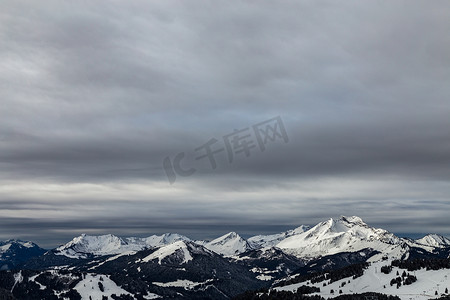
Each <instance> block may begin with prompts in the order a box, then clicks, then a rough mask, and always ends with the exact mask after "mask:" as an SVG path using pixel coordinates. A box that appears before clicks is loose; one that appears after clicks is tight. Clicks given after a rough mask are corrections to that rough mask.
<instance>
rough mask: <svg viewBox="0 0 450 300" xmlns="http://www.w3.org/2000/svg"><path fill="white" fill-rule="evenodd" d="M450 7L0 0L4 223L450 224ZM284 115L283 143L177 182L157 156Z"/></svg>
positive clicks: (9, 226) (45, 228)
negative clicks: (344, 217)
mask: <svg viewBox="0 0 450 300" xmlns="http://www.w3.org/2000/svg"><path fill="white" fill-rule="evenodd" d="M449 8H450V6H449V5H448V4H447V3H446V2H440V1H434V2H433V3H415V4H414V5H411V4H410V3H407V2H403V1H391V2H389V3H378V2H373V3H359V2H354V1H350V2H349V1H345V2H343V1H342V2H331V1H324V2H289V1H282V2H276V3H273V2H258V3H256V2H248V1H247V2H235V3H234V5H229V4H228V3H227V4H221V3H215V2H208V1H201V2H196V3H189V4H187V3H185V2H181V1H164V2H156V1H154V2H147V1H145V2H144V1H143V2H139V1H138V2H133V3H127V4H124V3H121V2H114V1H112V2H111V1H108V2H106V1H105V2H95V3H61V2H57V1H46V2H45V3H40V4H39V5H37V4H36V5H34V4H30V3H27V2H21V1H9V2H5V3H4V5H3V8H2V12H1V13H0V39H1V41H2V43H1V44H0V68H1V71H2V72H0V101H1V102H0V103H1V108H0V116H1V118H0V167H1V169H0V180H1V187H0V196H1V197H2V198H1V202H0V204H1V206H0V213H1V218H2V220H3V221H2V227H1V228H3V230H2V233H1V234H2V236H10V234H9V233H10V232H13V231H14V232H15V233H17V234H20V232H23V231H24V230H25V229H26V228H29V227H34V228H36V229H37V230H40V229H39V228H41V229H42V232H43V233H42V235H41V237H40V239H41V238H42V239H43V240H44V239H45V238H44V236H45V235H46V234H49V232H50V231H51V230H50V229H51V227H52V226H53V225H54V226H55V227H59V226H62V225H61V224H63V223H64V222H63V221H62V220H71V221H70V222H69V221H68V222H67V223H66V225H64V230H66V232H67V230H69V229H71V230H72V231H73V232H74V233H75V232H80V231H83V230H86V231H89V232H95V230H98V232H106V231H107V229H108V225H105V227H102V226H103V225H102V226H99V225H98V224H97V223H96V222H95V221H92V220H93V219H98V218H99V215H102V216H104V219H105V220H109V219H110V218H113V219H115V220H120V222H119V224H121V226H122V228H127V229H124V230H123V233H126V232H129V233H130V234H132V233H133V232H134V231H133V228H134V229H135V230H136V231H138V230H140V229H139V228H141V227H140V226H139V224H137V223H136V222H134V221H130V219H133V220H141V219H142V220H144V219H145V218H149V219H152V220H154V221H152V222H151V224H150V223H147V222H145V221H142V224H150V225H149V231H151V228H156V227H155V226H160V227H161V228H167V229H174V230H176V228H177V226H179V227H180V228H181V227H182V226H181V225H183V226H184V225H186V224H187V223H190V224H191V225H192V226H193V227H192V228H193V230H194V229H195V230H199V231H201V230H200V229H201V226H202V225H203V224H208V226H213V225H214V226H218V228H219V229H217V232H218V233H219V232H220V231H221V230H222V228H223V227H224V226H225V224H226V225H227V226H231V225H230V224H238V225H239V224H240V225H242V226H243V228H250V226H255V225H258V224H261V226H262V224H265V225H264V226H262V228H263V229H264V228H265V229H264V230H268V231H272V229H273V228H279V227H277V226H281V227H283V226H291V225H299V224H305V223H306V224H313V223H315V222H317V221H320V220H321V219H323V218H328V217H330V216H336V215H340V214H359V215H361V216H362V217H365V218H368V221H371V222H375V223H376V224H377V225H380V226H382V225H386V226H392V227H391V228H388V229H391V230H401V231H402V232H418V231H420V232H422V229H423V228H424V227H426V228H429V229H430V231H439V232H442V233H449V232H450V230H449V229H448V228H449V225H450V224H449V223H448V221H446V220H447V219H446V217H445V216H443V215H442V214H441V211H442V210H444V211H445V209H447V208H448V207H447V204H446V203H447V202H448V201H447V199H448V196H449V195H450V189H449V186H448V185H447V182H448V179H449V177H450V176H449V175H450V171H449V168H448V166H449V164H450V131H449V130H448V128H450V121H449V118H448V116H449V114H450V105H449V102H448V99H449V96H450V95H449V94H450V88H449V85H448V82H449V81H450V66H449V65H450V51H449V49H450V37H449V36H448V34H447V31H448V26H449V19H448V15H449V13H450V11H449ZM274 116H281V117H282V120H283V122H284V124H285V126H286V130H287V133H288V135H289V143H287V144H285V143H283V142H281V141H277V142H274V143H273V144H271V145H269V147H268V149H267V150H266V151H265V152H260V151H257V150H256V149H254V150H255V151H253V152H252V155H251V156H250V157H248V158H245V157H237V158H236V160H235V161H234V162H233V163H232V164H229V163H228V162H227V161H226V159H225V158H223V159H222V160H220V161H219V162H220V165H219V167H218V168H217V169H216V170H214V171H211V170H206V169H202V170H199V172H197V173H196V174H194V175H192V176H191V177H189V178H178V179H177V182H176V183H175V185H173V186H170V185H169V184H168V181H167V178H166V177H165V173H164V171H163V169H162V160H163V159H164V157H166V156H171V157H173V156H174V155H175V154H177V153H179V152H182V151H187V152H189V151H191V152H193V149H195V148H196V147H199V146H200V145H202V144H204V143H205V142H206V141H208V140H209V139H210V138H212V137H215V138H217V139H219V140H220V139H221V138H222V137H223V136H224V135H226V134H228V133H230V132H232V131H233V130H234V129H242V128H245V127H248V126H251V125H253V124H256V123H259V122H262V121H265V120H267V119H270V118H272V117H274ZM191 156H192V153H191ZM190 158H191V162H192V163H195V160H193V159H192V157H190ZM197 166H198V165H195V167H197ZM361 186H362V187H361ZM417 186H420V187H421V188H420V189H417V188H416V187H417ZM446 201H447V202H446ZM111 202H113V204H111ZM255 205H259V207H260V208H258V209H255ZM343 205H345V207H343ZM91 208H93V209H91ZM402 209H403V210H406V211H409V217H408V216H407V217H405V216H403V217H400V215H402V212H401V210H402ZM33 210H34V211H35V212H36V214H33ZM144 212H145V213H144ZM81 216H83V217H81ZM243 218H245V219H246V220H247V221H246V222H240V221H239V220H242V219H243ZM14 220H20V222H22V221H24V220H28V222H31V223H28V222H27V221H24V222H22V224H29V226H28V225H23V226H19V225H18V223H20V222H15V221H14ZM51 220H54V222H53V221H51ZM72 220H73V222H72ZM196 220H197V221H196ZM202 220H204V222H203V221H202ZM280 220H281V221H280ZM396 220H401V221H398V222H397V221H396ZM430 220H432V221H430ZM195 222H197V223H195ZM158 223H159V224H160V225H157V224H158ZM39 224H42V226H40V225H39ZM51 224H53V225H51ZM81 224H84V225H81ZM105 224H109V223H108V222H105ZM177 224H178V225H177ZM180 224H181V225H180ZM199 224H200V225H199ZM408 224H411V226H408ZM424 224H426V225H424ZM195 226H198V227H195ZM271 226H272V227H271ZM273 226H275V227H273ZM194 227H195V228H194ZM231 227H232V226H231ZM109 228H110V229H114V228H116V227H113V225H111V227H109ZM270 228H272V229H270ZM283 228H284V227H283ZM116 229H117V228H116ZM195 230H194V231H195ZM248 230H250V229H248ZM273 230H275V229H273ZM72 231H70V232H71V233H72ZM61 232H62V231H61ZM61 232H60V233H58V234H56V235H55V236H56V237H57V236H58V235H61V236H63V234H62V233H61ZM2 236H0V238H1V237H2ZM67 236H68V235H67V234H66V235H64V237H67Z"/></svg>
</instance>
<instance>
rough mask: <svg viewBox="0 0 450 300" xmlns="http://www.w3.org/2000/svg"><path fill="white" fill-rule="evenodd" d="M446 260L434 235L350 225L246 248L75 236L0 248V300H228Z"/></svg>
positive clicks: (229, 242) (173, 237)
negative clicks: (310, 279) (352, 272)
mask: <svg viewBox="0 0 450 300" xmlns="http://www.w3.org/2000/svg"><path fill="white" fill-rule="evenodd" d="M449 257H450V240H449V239H447V238H445V237H443V236H440V235H437V234H430V235H427V236H425V237H423V238H421V239H417V240H412V239H406V238H400V237H397V236H396V235H394V234H393V233H390V232H388V231H386V230H384V229H379V228H373V227H370V226H369V225H367V224H366V223H364V222H363V220H361V218H359V217H356V216H353V217H340V218H338V219H329V220H327V221H324V222H321V223H319V224H317V225H315V226H313V227H308V226H304V225H302V226H299V227H297V228H295V229H293V230H289V231H286V232H282V233H279V234H273V235H258V236H254V237H251V238H248V239H244V238H242V237H241V236H239V234H237V233H235V232H230V233H227V234H225V235H223V236H220V237H218V238H217V239H214V240H212V241H198V240H191V239H190V238H188V237H186V236H183V235H179V234H171V233H167V234H163V235H152V236H149V237H147V238H137V237H126V238H121V237H117V236H114V235H111V234H108V235H100V236H91V235H85V234H82V235H80V236H78V237H75V238H74V239H72V240H71V241H69V242H68V243H66V244H64V245H62V246H60V247H57V248H55V249H51V250H48V251H47V250H44V249H42V248H40V247H39V246H37V245H36V244H34V243H31V242H23V241H18V240H10V241H5V242H0V268H1V269H2V270H3V271H1V272H0V295H1V294H2V293H4V294H5V293H6V294H8V296H10V297H16V298H17V299H64V298H65V299H90V298H89V296H91V298H92V299H95V297H97V298H98V299H102V297H103V299H105V298H104V297H108V298H106V299H156V298H164V299H165V298H170V299H178V298H179V299H230V298H232V297H234V296H236V295H238V294H240V293H243V292H245V291H246V290H254V289H260V288H270V287H271V286H272V285H273V284H276V283H277V282H282V281H283V280H284V281H286V280H289V278H295V276H303V275H305V274H312V273H315V272H316V273H317V272H318V273H320V272H325V271H329V270H338V269H340V268H345V267H348V266H351V265H354V264H361V263H370V264H382V263H383V262H392V261H396V260H400V261H410V260H414V259H418V258H420V259H449ZM443 274H444V273H443ZM93 282H94V283H95V284H93ZM1 289H4V290H3V291H2V290H1ZM354 289H356V288H354ZM33 297H34V298H33ZM130 297H131V298H130ZM0 298H1V297H0Z"/></svg>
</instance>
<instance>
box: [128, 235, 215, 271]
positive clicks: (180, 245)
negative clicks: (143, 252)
mask: <svg viewBox="0 0 450 300" xmlns="http://www.w3.org/2000/svg"><path fill="white" fill-rule="evenodd" d="M196 254H201V255H205V256H212V255H213V253H212V252H211V251H210V250H208V249H206V248H205V247H203V246H201V245H197V244H195V243H193V242H188V241H177V242H174V243H172V244H169V245H166V246H162V247H160V248H159V249H157V250H156V251H155V252H153V253H151V254H150V255H148V256H146V257H145V258H143V259H140V260H138V261H137V262H139V263H146V262H149V261H153V260H155V261H157V262H158V264H161V263H163V262H168V263H171V264H174V263H176V264H180V265H182V264H185V263H187V262H189V261H191V260H193V259H194V257H193V256H194V255H196Z"/></svg>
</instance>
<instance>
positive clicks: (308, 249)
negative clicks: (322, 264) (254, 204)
mask: <svg viewBox="0 0 450 300" xmlns="http://www.w3.org/2000/svg"><path fill="white" fill-rule="evenodd" d="M276 246H277V247H279V248H281V249H283V250H284V251H285V252H286V253H289V254H292V255H295V256H297V257H302V258H316V257H319V256H325V255H331V254H336V253H341V252H356V251H359V250H362V249H366V248H371V249H374V250H378V251H380V252H382V253H383V254H384V255H387V256H388V257H392V258H400V257H402V256H403V255H404V254H405V253H406V252H407V250H408V248H407V247H405V242H404V241H403V240H402V239H400V238H398V237H396V236H395V235H394V234H392V233H390V232H388V231H386V230H384V229H377V228H373V227H370V226H368V225H367V224H366V223H364V222H363V221H362V220H361V218H359V217H355V216H353V217H344V216H342V217H341V218H339V219H337V220H334V219H329V220H328V221H325V222H322V223H319V224H317V225H316V226H314V227H313V228H311V229H309V230H307V231H305V232H303V233H301V234H297V235H293V236H291V237H288V238H286V239H284V240H283V241H281V242H280V243H278V244H277V245H276ZM380 258H381V257H378V255H376V256H375V257H373V259H374V260H376V259H380Z"/></svg>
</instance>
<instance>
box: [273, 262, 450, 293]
mask: <svg viewBox="0 0 450 300" xmlns="http://www.w3.org/2000/svg"><path fill="white" fill-rule="evenodd" d="M389 264H390V262H387V261H384V262H376V263H372V264H371V265H370V266H369V268H368V269H367V270H365V272H364V275H363V276H361V277H358V278H356V279H353V278H352V277H348V278H345V279H342V280H338V281H336V282H333V283H331V284H330V283H329V282H328V281H326V286H325V287H324V286H323V284H324V282H319V283H315V284H311V283H310V282H302V283H296V284H292V285H287V286H284V287H279V288H275V289H276V290H283V291H296V290H297V288H299V287H300V286H302V285H308V286H315V287H318V288H320V293H316V294H318V295H321V296H323V297H325V298H333V297H336V296H337V295H339V290H342V293H343V294H353V293H365V292H378V293H383V294H388V295H397V296H399V297H400V298H401V299H405V300H409V299H417V300H421V299H430V298H436V296H435V292H436V291H437V292H438V294H439V295H441V294H443V293H444V292H445V289H446V288H449V289H450V269H442V270H437V271H433V270H429V271H427V270H426V269H421V270H418V271H413V272H409V273H411V274H412V275H415V276H416V277H417V281H416V282H414V283H413V284H411V285H402V286H400V287H399V288H398V289H397V286H396V285H393V286H391V285H390V281H391V279H393V278H395V277H397V276H396V273H397V271H398V272H399V274H402V273H403V271H405V270H403V269H399V268H396V267H394V268H393V270H392V272H391V273H390V274H384V273H382V272H381V271H380V269H381V267H382V266H384V265H389ZM406 272H408V271H406ZM348 281H350V283H349V282H348ZM343 282H345V285H344V286H343V287H342V283H343ZM331 290H333V291H334V293H331Z"/></svg>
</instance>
